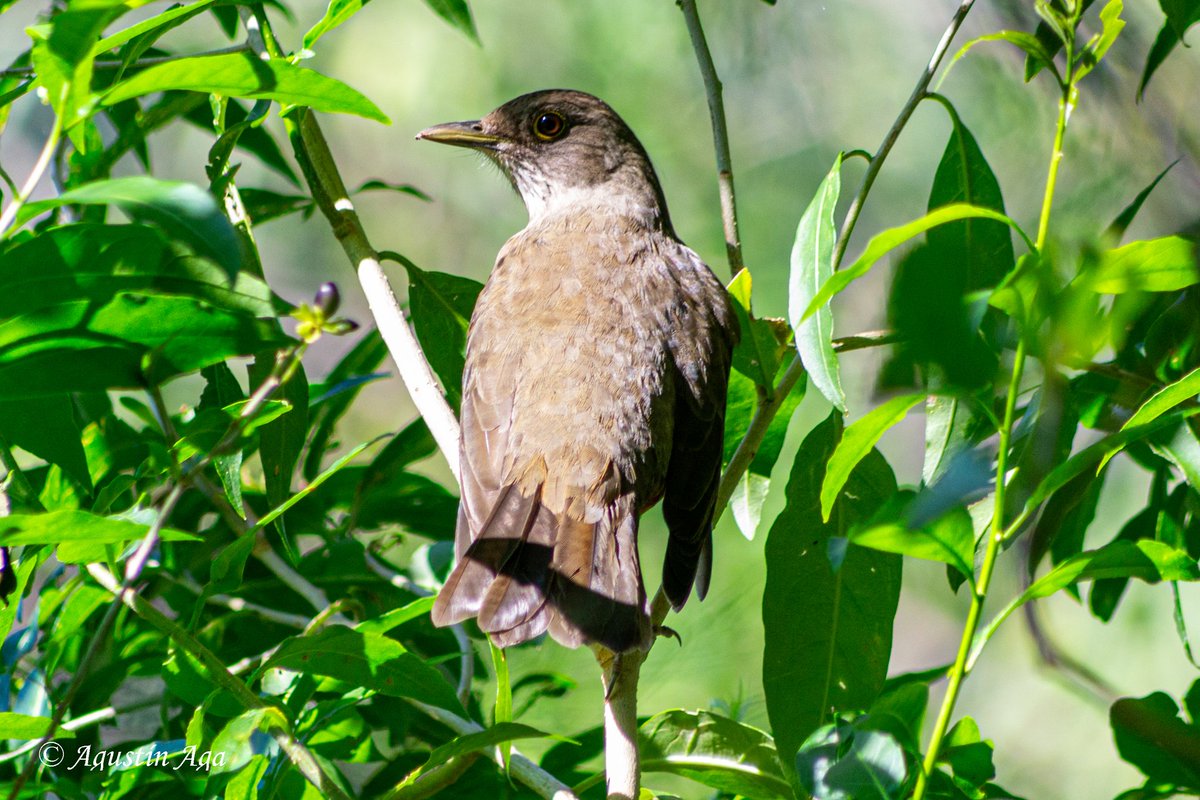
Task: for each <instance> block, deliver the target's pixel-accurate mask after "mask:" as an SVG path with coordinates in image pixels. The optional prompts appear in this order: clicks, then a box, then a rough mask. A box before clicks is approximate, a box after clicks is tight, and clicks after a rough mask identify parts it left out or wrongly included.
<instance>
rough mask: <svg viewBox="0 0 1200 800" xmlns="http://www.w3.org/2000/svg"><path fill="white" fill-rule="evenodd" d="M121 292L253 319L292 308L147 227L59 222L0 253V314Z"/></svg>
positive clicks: (108, 297) (257, 283) (255, 282)
mask: <svg viewBox="0 0 1200 800" xmlns="http://www.w3.org/2000/svg"><path fill="white" fill-rule="evenodd" d="M121 291H125V292H140V293H144V294H161V295H171V296H179V297H193V298H196V299H197V300H202V301H203V302H204V303H206V304H208V305H211V306H215V307H217V308H221V309H227V310H230V311H239V312H242V313H244V314H247V315H249V316H253V317H269V316H274V315H275V314H277V313H283V312H284V311H286V310H287V309H288V308H289V306H288V305H287V304H286V303H284V302H283V301H280V300H278V298H276V297H275V296H274V295H273V294H272V293H271V290H270V288H268V287H267V285H266V284H265V283H264V282H263V281H262V280H260V279H258V278H254V277H252V276H250V275H248V274H246V273H239V274H238V275H237V278H236V280H235V281H234V282H233V284H232V285H230V282H229V276H228V273H227V272H226V271H225V270H224V269H222V268H221V267H219V266H217V265H216V264H215V263H213V262H211V261H209V260H207V259H204V258H197V257H195V256H192V255H191V254H189V253H187V252H185V251H182V250H181V249H180V248H177V247H172V246H171V244H169V243H168V242H167V241H166V240H165V239H164V238H163V236H162V234H161V233H160V232H159V231H157V230H155V229H154V228H150V227H147V226H145V225H97V224H92V223H80V224H74V225H62V226H59V227H56V228H51V229H49V230H47V231H44V232H43V233H40V234H38V235H37V236H34V237H32V238H29V239H26V240H24V241H21V242H18V243H16V244H14V245H12V246H11V247H9V248H8V250H5V251H0V318H5V319H8V318H12V317H16V316H19V315H20V314H22V313H26V312H29V311H31V310H33V309H39V308H46V307H48V306H54V305H57V304H59V303H64V302H68V301H72V300H91V301H95V302H97V303H103V302H107V301H110V300H111V299H112V298H113V296H114V295H115V294H116V293H117V292H121Z"/></svg>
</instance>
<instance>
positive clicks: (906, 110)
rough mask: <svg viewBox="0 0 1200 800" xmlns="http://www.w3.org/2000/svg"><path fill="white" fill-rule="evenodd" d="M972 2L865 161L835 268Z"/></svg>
mask: <svg viewBox="0 0 1200 800" xmlns="http://www.w3.org/2000/svg"><path fill="white" fill-rule="evenodd" d="M974 4H975V0H963V1H962V4H961V5H959V7H958V10H957V11H955V12H954V16H953V17H952V18H951V20H950V24H949V25H948V26H947V27H946V31H945V33H943V34H942V39H941V41H939V42H938V44H937V47H935V48H934V50H933V56H932V57H930V59H929V64H928V65H926V67H925V69H924V71H922V72H921V77H920V78H918V79H917V85H916V87H915V88H913V92H912V94H911V95H910V96H909V98H908V102H906V103H905V104H904V107H903V108H901V109H900V115H899V116H898V117H896V121H895V122H893V123H892V127H891V130H889V131H888V132H887V135H886V136H884V137H883V142H882V143H881V144H880V145H879V149H878V150H876V151H875V155H874V156H873V157H872V158H871V163H870V164H868V165H867V172H866V174H864V175H863V179H862V185H860V186H859V187H858V193H857V194H855V195H854V200H852V201H851V203H850V208H849V209H848V210H847V211H846V218H845V220H843V221H842V229H841V231H839V232H838V238H837V244H836V245H835V246H834V250H833V264H834V268H835V269H836V268H837V267H838V266H839V265H840V264H841V263H842V258H843V257H844V256H845V255H846V247H847V246H848V245H849V244H850V236H851V235H852V234H853V233H854V226H855V224H857V222H858V217H859V215H860V214H861V213H862V207H863V203H864V202H865V201H866V199H867V194H868V193H869V192H870V191H871V186H872V185H873V184H874V183H875V178H876V177H878V176H879V170H881V169H883V162H884V161H885V160H886V159H887V157H888V153H890V152H892V146H893V145H895V144H896V140H897V139H899V138H900V131H902V130H904V126H905V125H907V124H908V118H909V117H911V116H912V113H913V111H915V110H916V108H917V106H918V105H919V104H920V102H921V101H922V100H924V99H925V90H926V89H928V88H929V82H930V81H931V80H933V74H934V73H935V72H937V68H938V65H939V64H941V63H942V58H943V57H944V56H945V55H946V51H947V50H948V49H950V42H952V41H953V40H954V35H955V34H956V33H958V29H959V27H960V26H961V25H962V22H963V20H964V19H965V18H966V16H967V12H968V11H970V10H971V6H973V5H974Z"/></svg>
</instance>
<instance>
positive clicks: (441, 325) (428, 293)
mask: <svg viewBox="0 0 1200 800" xmlns="http://www.w3.org/2000/svg"><path fill="white" fill-rule="evenodd" d="M399 260H400V263H402V264H403V265H404V268H405V269H406V270H408V280H409V284H408V302H409V305H410V307H411V309H412V323H413V328H414V329H415V330H416V334H417V341H418V342H420V344H421V349H422V350H423V351H424V352H425V357H426V358H427V359H429V365H430V366H431V367H433V371H434V372H436V373H437V376H438V378H439V379H440V380H441V382H442V386H444V387H445V389H446V394H447V396H448V398H449V399H450V402H451V405H452V406H455V407H457V406H458V402H459V398H460V397H461V396H462V373H463V364H464V363H465V357H464V353H465V352H466V346H467V325H468V324H469V323H470V321H471V312H472V311H473V310H474V308H475V300H476V298H478V297H479V292H480V291H482V290H483V284H481V283H479V282H478V281H473V280H471V279H469V278H462V277H459V276H458V275H447V274H446V273H444V272H427V271H425V270H423V269H421V268H419V267H418V266H417V265H415V264H413V263H412V262H411V261H408V259H399Z"/></svg>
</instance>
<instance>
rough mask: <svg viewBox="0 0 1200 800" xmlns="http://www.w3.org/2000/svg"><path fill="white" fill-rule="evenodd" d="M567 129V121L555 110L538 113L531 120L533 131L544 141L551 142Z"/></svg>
mask: <svg viewBox="0 0 1200 800" xmlns="http://www.w3.org/2000/svg"><path fill="white" fill-rule="evenodd" d="M566 130H567V121H566V120H565V119H564V118H563V115H562V114H559V113H558V112H557V111H547V112H545V113H544V114H539V115H538V116H537V118H536V119H534V121H533V132H534V133H535V134H537V137H538V138H539V139H541V140H542V141H544V142H551V141H554V140H555V139H557V138H558V137H560V136H562V135H563V134H564V133H565V132H566Z"/></svg>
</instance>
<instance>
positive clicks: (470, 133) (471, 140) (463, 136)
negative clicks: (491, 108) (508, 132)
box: [417, 120, 501, 149]
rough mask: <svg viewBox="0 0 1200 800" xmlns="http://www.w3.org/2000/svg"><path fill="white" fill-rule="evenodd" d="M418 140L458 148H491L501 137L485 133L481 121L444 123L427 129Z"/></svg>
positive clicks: (418, 135) (419, 135) (420, 134)
mask: <svg viewBox="0 0 1200 800" xmlns="http://www.w3.org/2000/svg"><path fill="white" fill-rule="evenodd" d="M417 138H418V139H427V140H429V141H431V142H440V143H441V144H452V145H455V146H456V147H473V148H476V149H478V148H490V147H493V146H494V145H496V144H497V143H498V142H500V141H501V137H499V136H496V135H494V134H491V133H485V132H484V130H483V123H482V122H480V121H479V120H471V121H470V122H444V123H442V124H441V125H434V126H433V127H432V128H426V129H425V130H423V131H421V132H420V133H418V134H417Z"/></svg>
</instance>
